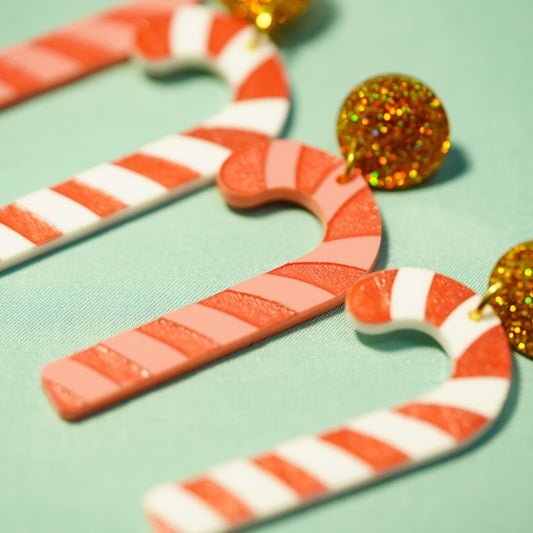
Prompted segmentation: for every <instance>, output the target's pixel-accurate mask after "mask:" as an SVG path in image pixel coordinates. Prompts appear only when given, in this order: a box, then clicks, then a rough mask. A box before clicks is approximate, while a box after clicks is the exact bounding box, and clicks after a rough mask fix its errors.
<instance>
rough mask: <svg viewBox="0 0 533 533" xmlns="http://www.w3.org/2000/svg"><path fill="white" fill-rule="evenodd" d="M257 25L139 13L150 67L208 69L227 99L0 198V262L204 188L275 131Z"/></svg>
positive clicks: (278, 105) (281, 97) (275, 57)
mask: <svg viewBox="0 0 533 533" xmlns="http://www.w3.org/2000/svg"><path fill="white" fill-rule="evenodd" d="M256 32H257V30H256V28H255V27H254V26H251V25H248V24H246V23H244V22H241V21H239V20H237V19H235V18H233V17H232V16H230V15H225V14H220V13H218V12H216V11H214V10H212V9H209V8H207V7H202V6H185V7H181V8H179V9H177V10H176V11H175V12H173V13H172V14H171V15H162V16H160V17H158V18H153V19H151V20H150V21H149V22H146V24H145V25H144V26H142V27H141V30H140V31H139V33H138V35H137V37H136V44H137V55H138V56H139V57H140V58H141V59H144V61H145V63H146V65H147V68H148V69H149V70H152V71H158V72H163V71H165V72H169V71H172V70H176V69H180V68H184V67H188V66H191V65H199V66H204V67H208V68H211V69H213V70H215V71H216V72H217V73H219V74H220V75H221V76H223V77H224V78H225V79H226V80H227V81H228V82H229V84H230V86H231V88H232V89H233V101H232V102H231V103H230V104H229V105H228V106H227V107H226V108H225V109H223V110H222V111H221V112H220V113H219V114H218V115H216V116H215V117H213V118H211V119H210V120H207V121H206V122H204V123H203V124H201V125H200V126H199V127H197V128H194V129H192V130H190V131H187V132H185V133H183V134H181V135H177V134H175V135H170V136H168V137H165V138H163V139H160V140H158V141H155V142H153V143H150V144H148V145H147V146H143V147H142V148H140V149H138V150H137V151H136V152H134V153H133V154H130V155H128V156H126V157H122V158H120V159H117V160H115V161H113V162H111V163H106V164H102V165H99V166H96V167H94V168H91V169H89V170H86V171H84V172H80V173H79V174H77V175H76V176H74V177H73V178H72V179H69V180H68V181H65V182H63V183H60V184H58V185H55V186H53V187H49V188H47V189H42V190H39V191H37V192H34V193H31V194H29V195H27V196H24V197H23V198H20V199H19V200H16V201H15V202H13V203H12V204H10V205H7V206H5V207H1V208H0V270H2V269H5V268H8V267H10V266H13V265H15V264H17V263H20V262H22V261H25V260H27V259H30V258H33V257H35V256H37V255H39V254H42V253H44V252H47V251H49V250H51V249H53V248H57V247H58V246H62V245H63V244H65V243H67V242H70V241H73V240H75V239H78V238H80V237H83V236H85V235H88V234H90V233H93V232H95V231H98V230H100V229H102V228H104V227H107V226H110V225H113V224H115V223H117V222H119V221H122V220H125V219H127V218H129V217H131V216H133V215H136V214H138V213H140V212H142V211H146V210H148V209H151V208H153V207H155V206H157V205H160V204H162V203H165V202H168V201H170V200H172V199H174V198H177V197H179V196H182V195H184V194H187V193H189V192H191V191H192V190H196V189H199V188H201V187H204V186H206V185H207V184H210V183H212V182H213V180H214V178H215V176H216V174H217V172H218V170H219V168H220V165H221V164H222V163H223V162H224V161H225V159H226V158H227V157H228V156H229V155H230V154H231V152H232V151H233V150H235V149H240V148H243V147H245V146H248V145H249V144H252V143H255V142H257V141H260V140H266V139H268V138H269V137H274V136H276V135H279V134H280V133H281V131H282V129H283V126H284V124H285V121H286V118H287V115H288V112H289V89H288V85H287V81H286V79H285V74H284V69H283V64H282V60H281V57H280V55H279V52H278V50H277V48H276V47H275V46H274V45H273V44H272V43H271V42H270V41H269V40H268V38H267V37H265V36H263V37H261V38H260V37H258V36H257V34H256ZM251 43H252V44H254V46H251Z"/></svg>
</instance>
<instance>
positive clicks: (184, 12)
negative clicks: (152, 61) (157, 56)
mask: <svg viewBox="0 0 533 533" xmlns="http://www.w3.org/2000/svg"><path fill="white" fill-rule="evenodd" d="M212 17H213V11H212V10H210V9H208V8H207V7H201V6H187V7H182V8H181V9H179V10H177V11H176V12H175V15H174V16H173V18H172V22H171V24H170V31H169V33H170V35H169V39H170V50H171V53H172V56H173V57H176V58H179V59H188V58H196V57H201V58H204V57H205V56H206V55H207V45H208V42H209V33H210V29H211V19H212Z"/></svg>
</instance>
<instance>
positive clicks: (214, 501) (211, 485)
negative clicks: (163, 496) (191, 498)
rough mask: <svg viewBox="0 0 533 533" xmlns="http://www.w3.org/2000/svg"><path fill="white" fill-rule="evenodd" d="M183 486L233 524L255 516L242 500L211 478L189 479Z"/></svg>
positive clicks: (246, 520) (236, 524)
mask: <svg viewBox="0 0 533 533" xmlns="http://www.w3.org/2000/svg"><path fill="white" fill-rule="evenodd" d="M182 487H183V488H184V489H186V490H188V491H189V492H192V493H193V494H194V495H195V496H197V497H198V498H200V499H201V500H203V501H204V502H205V503H207V504H208V505H209V506H210V507H212V508H213V509H215V510H216V511H217V512H218V513H219V514H221V515H222V516H223V517H224V518H225V519H226V520H227V521H228V522H229V523H230V524H231V525H232V526H238V525H239V524H242V523H243V522H249V521H250V520H253V519H254V518H255V517H254V514H253V513H252V511H251V510H250V509H248V507H247V506H246V505H245V504H244V503H243V502H242V501H241V500H239V499H238V498H237V497H236V496H234V495H233V494H231V492H229V491H227V490H226V489H224V488H223V487H221V486H220V485H218V484H217V483H215V482H214V481H212V480H210V479H207V478H200V479H196V480H193V481H187V482H185V483H182Z"/></svg>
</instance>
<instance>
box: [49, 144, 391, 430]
mask: <svg viewBox="0 0 533 533" xmlns="http://www.w3.org/2000/svg"><path fill="white" fill-rule="evenodd" d="M345 168H346V163H345V162H344V160H341V159H339V158H337V157H335V156H333V155H330V154H328V153H326V152H323V151H320V150H317V149H314V148H310V147H307V146H304V145H302V144H300V143H296V142H292V141H274V142H272V143H259V144H257V145H255V146H253V147H251V148H248V149H246V150H243V151H240V152H238V153H236V154H234V155H233V156H231V157H230V158H229V159H228V160H227V161H226V162H225V163H224V165H223V166H222V169H221V171H220V176H219V183H218V185H219V187H220V189H221V191H222V193H223V195H224V196H225V198H226V200H228V202H229V203H230V204H232V205H234V206H239V207H251V206H254V205H259V204H261V203H265V202H267V201H271V200H275V199H282V200H291V201H294V202H297V203H300V204H302V205H304V206H305V207H307V208H308V209H310V210H311V211H312V212H314V213H315V214H316V215H317V216H318V218H319V219H320V220H321V221H322V222H323V223H324V225H325V227H326V233H325V237H324V240H323V241H322V243H321V244H320V245H319V246H318V247H317V248H316V249H315V250H314V251H313V252H311V253H310V254H308V255H305V256H304V257H302V258H300V259H297V260H295V261H292V262H290V263H288V264H286V265H285V266H282V267H280V268H277V269H275V270H272V271H271V272H268V273H267V274H263V275H261V276H258V277H255V278H252V279H249V280H248V281H245V282H243V283H240V284H238V285H236V286H234V287H231V288H230V289H228V290H225V291H223V292H221V293H219V294H216V295H214V296H211V297H210V298H207V299H205V300H202V301H200V302H197V303H194V304H191V305H188V306H186V307H183V308H181V309H178V310H177V311H174V312H171V313H169V314H167V315H165V316H163V317H161V318H159V319H158V320H154V321H153V322H150V323H148V324H145V325H143V326H140V327H138V328H136V329H134V330H131V331H127V332H125V333H122V334H120V335H117V336H115V337H112V338H110V339H107V340H104V341H102V342H101V343H99V344H97V345H96V346H93V347H91V348H89V349H87V350H84V351H82V352H79V353H76V354H74V355H72V356H70V357H68V358H64V359H60V360H57V361H55V362H52V363H51V364H49V365H47V366H46V367H45V368H44V369H43V372H42V381H43V387H44V390H45V392H46V393H47V395H48V396H49V398H50V400H51V401H52V403H53V405H54V406H55V407H56V409H57V410H58V411H59V414H60V415H61V416H62V417H64V418H66V419H70V420H72V419H76V418H80V417H82V416H85V415H87V414H89V413H91V412H94V411H96V410H98V409H101V408H103V407H106V406H108V405H110V404H112V403H114V402H117V401H120V400H122V399H124V398H127V397H128V396H131V395H133V394H136V393H138V392H140V391H142V390H146V389H148V388H150V387H153V386H155V385H157V384H159V383H161V382H163V381H166V380H168V379H171V378H174V377H176V376H178V375H180V374H183V373H185V372H188V371H189V370H192V369H193V368H197V367H199V366H202V365H205V364H206V363H209V362H211V361H213V360H215V359H217V358H220V357H222V356H224V355H227V354H229V353H231V352H234V351H236V350H238V349H240V348H243V347H245V346H248V345H250V344H252V343H254V342H257V341H258V340H260V339H264V338H266V337H269V336H271V335H274V334H275V333H278V332H279V331H282V330H284V329H287V328H289V327H292V326H294V325H295V324H298V323H300V322H303V321H305V320H307V319H309V318H311V317H313V316H316V315H318V314H320V313H323V312H326V311H328V310H330V309H332V308H334V307H335V306H338V305H340V304H341V303H342V300H343V298H344V294H345V291H346V290H347V289H348V287H349V286H350V285H351V284H352V283H353V282H354V281H355V280H356V279H357V278H359V277H360V276H361V275H362V274H364V273H365V272H367V271H368V270H369V269H371V268H372V267H373V265H374V263H375V261H376V258H377V255H378V251H379V245H380V240H381V221H380V217H379V212H378V208H377V206H376V203H375V201H374V197H373V195H372V192H371V190H370V188H369V187H368V184H367V183H366V181H365V180H364V179H363V177H362V176H354V179H353V180H351V181H350V182H349V183H348V184H344V185H342V184H340V183H339V181H338V178H339V177H340V176H342V174H343V172H344V170H345Z"/></svg>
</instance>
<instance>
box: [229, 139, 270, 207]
mask: <svg viewBox="0 0 533 533" xmlns="http://www.w3.org/2000/svg"><path fill="white" fill-rule="evenodd" d="M268 148H269V144H268V143H260V144H257V145H254V146H252V147H250V148H249V149H248V150H245V151H244V152H240V153H238V154H236V155H234V156H233V157H229V158H228V159H226V161H225V162H224V164H223V165H222V168H221V169H220V173H219V185H220V186H221V188H222V193H223V194H224V195H225V197H226V196H227V198H226V199H233V200H235V202H238V201H239V199H240V198H243V197H244V198H246V197H252V198H253V197H255V196H257V195H258V194H260V193H262V192H264V191H265V190H266V185H265V162H266V154H267V152H268Z"/></svg>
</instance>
